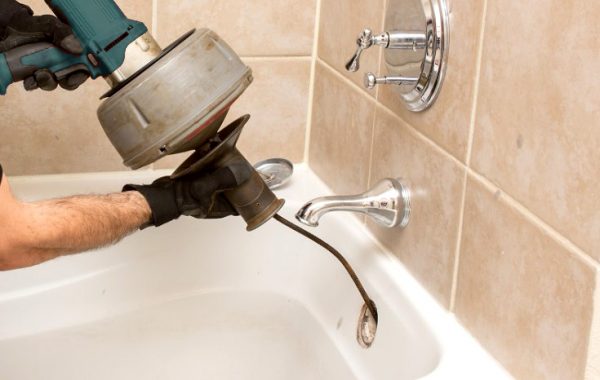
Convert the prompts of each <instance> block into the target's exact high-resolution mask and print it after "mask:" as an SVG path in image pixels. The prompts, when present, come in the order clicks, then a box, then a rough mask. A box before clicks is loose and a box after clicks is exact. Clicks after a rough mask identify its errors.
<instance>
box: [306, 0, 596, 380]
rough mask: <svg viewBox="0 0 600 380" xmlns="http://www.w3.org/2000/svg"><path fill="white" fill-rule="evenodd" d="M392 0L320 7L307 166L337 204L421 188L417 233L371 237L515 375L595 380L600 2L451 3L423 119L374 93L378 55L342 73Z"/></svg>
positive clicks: (413, 229) (326, 2)
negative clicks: (406, 185)
mask: <svg viewBox="0 0 600 380" xmlns="http://www.w3.org/2000/svg"><path fill="white" fill-rule="evenodd" d="M384 3H385V0H375V1H373V0H368V1H367V0H321V7H320V16H319V17H320V22H319V29H320V30H319V38H318V47H317V49H318V56H317V67H316V77H315V89H314V103H313V107H314V109H313V113H312V124H311V130H310V145H309V156H308V157H309V164H310V166H311V167H312V168H313V169H314V170H315V171H316V172H317V173H318V174H319V175H320V176H321V177H322V178H323V179H324V180H325V181H326V182H327V183H328V184H329V185H330V186H331V187H332V188H333V189H334V191H336V192H339V193H349V192H361V191H363V190H365V189H367V188H368V187H369V185H371V184H373V183H374V182H375V181H377V180H379V179H381V178H383V177H386V176H395V177H397V176H401V177H405V178H406V179H407V180H409V181H410V183H411V186H412V191H413V217H412V221H411V224H410V225H409V226H408V228H407V229H406V230H404V231H398V230H386V229H382V228H379V227H377V226H376V225H373V224H370V223H369V225H368V226H369V228H370V230H371V231H372V232H373V234H374V235H375V236H376V237H377V238H378V239H379V240H380V241H381V242H382V243H383V244H384V245H385V246H386V247H387V248H388V249H389V250H390V251H391V252H393V253H394V254H395V255H396V256H397V257H398V258H399V259H400V260H401V261H402V262H403V263H404V264H405V265H406V266H407V267H408V268H409V269H410V270H411V271H412V272H413V274H414V275H415V276H416V277H417V278H418V279H419V280H420V281H421V282H422V283H423V284H424V285H425V286H426V287H427V288H428V289H429V290H430V291H431V293H432V294H433V295H435V296H436V297H437V299H438V300H439V302H440V303H441V304H443V305H444V306H446V307H447V308H449V309H450V310H451V311H453V312H455V313H456V315H457V317H458V319H459V320H460V321H461V322H462V323H463V324H464V325H465V326H466V327H467V328H468V329H469V330H470V331H471V332H472V333H473V335H474V336H475V337H476V338H477V339H478V340H479V341H480V342H481V343H482V344H483V345H484V346H485V347H486V348H487V349H488V350H489V351H490V352H491V353H492V354H493V355H494V356H495V357H496V358H498V360H499V361H500V362H501V363H502V364H503V365H505V366H506V367H507V369H508V370H509V371H511V372H512V373H513V374H514V375H515V376H516V377H518V378H522V379H535V378H540V379H542V378H543V379H581V378H584V377H586V376H587V378H589V379H592V378H599V377H600V372H598V370H599V368H598V366H599V364H600V361H599V360H598V359H599V357H598V354H599V352H600V350H599V348H600V340H599V339H598V336H599V335H600V333H599V330H600V312H599V311H598V310H595V307H596V308H597V307H599V306H600V303H598V302H597V301H596V303H594V300H595V299H596V300H597V299H598V298H600V295H599V294H598V293H600V291H597V290H596V287H597V281H598V276H597V272H598V268H599V262H598V260H599V259H600V191H599V190H598V189H599V187H598V185H597V183H596V182H597V179H598V177H599V176H600V149H599V148H598V147H600V124H599V123H600V122H599V121H598V120H600V101H599V100H600V79H599V77H598V75H597V73H596V70H597V69H598V63H597V61H598V52H599V51H600V42H599V40H598V38H597V36H598V34H599V32H600V27H599V26H598V23H597V21H596V20H595V19H596V18H597V16H598V15H599V14H600V3H598V2H592V1H584V2H564V1H559V0H543V1H535V2H522V1H517V0H510V1H500V0H487V1H483V0H482V1H466V0H452V1H450V8H451V42H450V45H451V48H450V56H449V57H450V58H449V65H448V71H447V77H446V80H445V83H444V88H443V90H442V93H441V96H440V98H439V99H438V101H437V103H436V104H435V106H434V107H433V108H432V109H430V110H428V111H426V112H424V113H419V114H415V113H410V112H408V111H406V110H405V109H404V108H403V106H402V105H401V104H400V103H399V102H398V100H397V99H396V98H394V96H393V94H392V92H391V91H390V90H389V88H387V87H385V86H380V87H379V88H378V89H377V90H376V91H374V92H373V91H367V90H365V89H363V87H362V85H361V81H362V75H363V73H364V71H379V72H381V71H382V70H383V68H382V67H383V66H382V63H381V61H382V55H381V54H380V52H378V51H377V50H376V49H371V50H370V51H368V52H366V53H365V55H364V60H363V62H362V66H361V67H362V68H363V72H360V73H358V74H349V73H347V72H345V70H344V63H345V62H346V60H347V59H348V58H349V57H350V56H351V55H352V53H353V51H354V49H355V45H354V41H355V38H356V37H355V36H356V35H357V34H358V32H360V31H361V30H362V29H363V28H364V27H367V26H368V27H370V28H372V29H374V30H375V31H376V32H377V31H380V30H382V29H383V20H384V16H385V15H384V13H385V12H384V9H385V7H384V5H385V4H384ZM377 68H380V69H379V70H377ZM594 311H596V313H595V314H594ZM594 337H596V339H594Z"/></svg>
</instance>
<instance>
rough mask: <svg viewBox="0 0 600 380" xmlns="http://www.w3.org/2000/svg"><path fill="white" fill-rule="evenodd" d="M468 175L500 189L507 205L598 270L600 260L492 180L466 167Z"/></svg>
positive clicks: (490, 186)
mask: <svg viewBox="0 0 600 380" xmlns="http://www.w3.org/2000/svg"><path fill="white" fill-rule="evenodd" d="M468 172H469V175H471V176H472V177H473V178H474V179H476V180H477V181H478V182H479V183H481V184H482V185H483V186H484V187H486V188H487V189H488V190H489V191H491V192H497V191H500V192H501V193H502V199H503V200H504V202H505V203H506V204H507V205H508V206H509V207H512V208H513V209H515V210H516V211H518V212H519V214H521V215H522V216H523V217H524V218H525V219H527V220H528V221H529V222H530V223H531V224H533V225H534V226H535V227H538V228H539V229H541V230H542V231H543V232H544V233H545V234H546V235H548V237H550V238H551V239H553V240H555V241H556V242H557V243H559V244H560V245H562V247H563V248H566V249H567V251H569V252H571V253H573V254H574V255H575V256H576V257H577V258H578V259H580V260H581V261H583V262H584V263H585V264H588V265H590V266H592V267H593V268H595V269H596V270H598V271H600V261H598V260H596V259H595V258H593V257H592V256H590V255H589V254H587V253H586V252H585V251H584V250H583V249H581V248H580V247H578V246H577V245H576V244H575V243H574V242H572V241H571V240H569V238H567V237H565V236H563V235H562V234H561V233H560V232H558V231H557V230H556V229H554V228H553V227H552V226H550V225H549V224H548V223H546V222H545V221H544V220H542V219H541V218H540V217H539V216H537V215H536V214H535V213H533V212H532V211H531V210H529V209H528V208H527V207H525V205H523V204H521V202H519V201H518V200H516V199H515V198H513V197H512V196H511V195H510V194H508V193H507V192H505V191H504V190H502V189H501V188H499V187H498V186H496V185H495V184H494V183H493V182H492V181H490V180H489V179H488V178H486V177H485V176H483V175H481V174H479V173H477V172H476V171H475V170H473V169H471V168H468Z"/></svg>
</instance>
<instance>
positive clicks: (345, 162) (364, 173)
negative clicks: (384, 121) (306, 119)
mask: <svg viewBox="0 0 600 380" xmlns="http://www.w3.org/2000/svg"><path fill="white" fill-rule="evenodd" d="M313 106H314V109H313V120H312V128H311V135H310V158H309V161H310V166H311V168H312V169H313V170H314V171H315V173H317V175H319V176H320V177H321V178H322V179H323V180H324V181H325V182H326V183H327V184H328V185H329V186H330V187H331V188H332V190H333V191H334V192H336V193H338V194H352V193H360V192H363V191H365V190H366V187H367V182H368V175H369V156H370V154H369V152H370V149H371V137H372V131H373V121H374V118H375V102H374V101H373V100H372V99H371V98H370V97H368V95H366V94H364V93H363V92H362V91H360V90H358V89H356V88H354V86H352V85H351V84H349V83H347V82H346V81H344V80H343V79H341V78H339V77H337V76H336V74H334V73H333V72H331V71H330V70H329V69H328V68H326V67H324V66H323V65H321V64H318V65H317V74H316V83H315V94H314V105H313Z"/></svg>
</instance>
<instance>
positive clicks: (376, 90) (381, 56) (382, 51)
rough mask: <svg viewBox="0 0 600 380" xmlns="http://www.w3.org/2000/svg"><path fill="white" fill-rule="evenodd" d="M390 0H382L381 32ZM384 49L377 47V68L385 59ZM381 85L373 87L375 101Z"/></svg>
mask: <svg viewBox="0 0 600 380" xmlns="http://www.w3.org/2000/svg"><path fill="white" fill-rule="evenodd" d="M389 2H390V0H383V15H382V16H381V21H380V23H379V26H380V27H381V28H380V30H381V31H382V32H385V19H386V17H387V8H388V3H389ZM385 50H386V49H379V62H377V70H380V69H381V64H382V63H383V60H384V59H385V58H384V56H385ZM380 89H381V86H377V87H375V99H377V101H378V102H379V92H380Z"/></svg>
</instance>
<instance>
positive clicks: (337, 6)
mask: <svg viewBox="0 0 600 380" xmlns="http://www.w3.org/2000/svg"><path fill="white" fill-rule="evenodd" d="M383 12H384V0H341V1H340V0H322V2H321V25H320V27H319V28H320V30H319V57H320V58H321V59H322V60H324V61H325V62H326V63H327V64H329V65H330V66H331V67H333V68H335V69H336V70H337V71H338V72H340V73H342V74H343V75H344V76H346V77H347V78H349V79H350V80H352V81H353V82H355V83H356V84H358V85H360V86H361V87H362V86H363V77H364V75H365V73H366V72H368V71H377V68H378V67H379V56H380V51H379V48H375V47H374V48H371V49H369V50H368V51H365V52H364V54H363V56H362V59H361V61H360V64H361V68H360V70H359V71H358V72H356V73H349V72H347V71H346V69H345V65H346V63H347V62H348V61H349V60H350V58H351V57H352V55H353V54H354V52H355V51H356V38H357V37H358V35H359V34H360V32H361V31H362V30H363V29H365V28H367V27H368V28H370V29H372V30H373V33H380V32H382V31H383ZM365 91H366V90H365Z"/></svg>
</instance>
